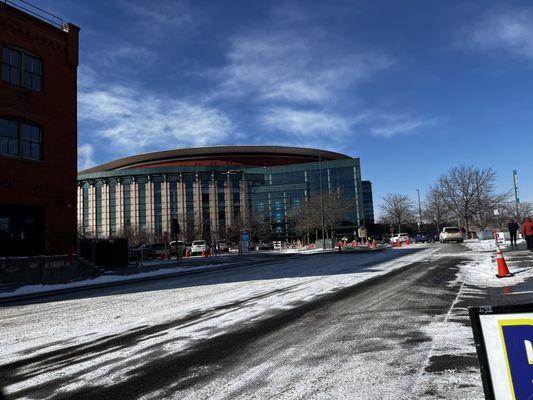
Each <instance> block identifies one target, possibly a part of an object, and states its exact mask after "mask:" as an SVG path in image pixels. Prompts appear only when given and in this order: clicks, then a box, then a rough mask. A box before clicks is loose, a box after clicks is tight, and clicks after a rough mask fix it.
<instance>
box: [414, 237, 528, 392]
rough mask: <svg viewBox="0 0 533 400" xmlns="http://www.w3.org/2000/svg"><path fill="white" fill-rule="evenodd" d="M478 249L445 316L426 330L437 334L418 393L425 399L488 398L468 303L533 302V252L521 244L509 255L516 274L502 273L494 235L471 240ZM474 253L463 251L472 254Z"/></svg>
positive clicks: (464, 269) (460, 277) (461, 274)
mask: <svg viewBox="0 0 533 400" xmlns="http://www.w3.org/2000/svg"><path fill="white" fill-rule="evenodd" d="M466 245H467V247H468V248H469V249H471V250H472V251H471V252H469V253H472V254H471V255H470V256H469V258H470V259H469V260H468V261H467V262H465V263H463V264H462V265H461V267H460V271H459V274H458V279H457V282H456V283H455V285H457V286H456V287H458V288H459V290H458V294H457V298H456V299H455V301H454V303H453V304H452V305H451V307H450V310H449V312H448V314H447V315H446V316H445V318H444V319H442V320H436V321H434V322H433V323H431V324H430V325H428V326H427V327H426V329H425V331H424V333H425V334H426V335H427V336H428V337H429V338H431V339H432V340H433V348H432V352H431V354H430V358H429V359H428V363H427V365H426V366H425V368H424V369H423V370H422V371H421V373H420V375H419V380H418V389H417V390H416V391H415V393H416V397H417V398H420V399H428V400H429V399H434V398H447V399H455V400H459V399H466V398H468V399H472V400H476V399H479V400H482V399H484V395H483V388H482V385H481V375H480V370H479V364H478V359H477V354H476V349H475V346H474V340H473V334H472V328H471V326H470V318H469V315H468V310H467V308H468V307H469V306H480V305H509V304H523V303H531V302H533V253H531V252H529V251H527V249H525V244H519V246H518V247H517V249H513V248H510V247H507V248H506V249H505V250H504V251H505V254H504V257H505V260H506V262H507V265H508V267H509V270H510V271H511V272H512V273H514V274H515V275H514V276H513V277H509V278H501V279H499V278H497V277H496V276H495V275H496V273H497V264H496V251H495V248H496V246H495V244H494V241H493V240H490V241H479V242H469V243H466ZM469 253H466V252H465V253H463V255H465V256H466V255H468V254H469Z"/></svg>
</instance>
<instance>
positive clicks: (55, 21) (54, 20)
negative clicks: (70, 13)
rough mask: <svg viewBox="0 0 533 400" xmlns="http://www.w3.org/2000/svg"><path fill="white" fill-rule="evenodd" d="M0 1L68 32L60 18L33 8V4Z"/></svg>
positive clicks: (13, 0) (10, 0)
mask: <svg viewBox="0 0 533 400" xmlns="http://www.w3.org/2000/svg"><path fill="white" fill-rule="evenodd" d="M0 1H3V2H4V4H8V5H10V6H11V7H14V8H17V9H19V10H21V11H24V12H25V13H28V14H30V15H32V16H34V17H36V18H38V19H40V20H41V21H44V22H47V23H49V24H50V25H53V26H55V27H56V28H59V29H61V30H63V31H66V32H68V24H67V23H65V21H64V20H63V19H62V18H60V17H58V16H57V15H54V14H52V13H49V12H48V11H45V10H43V9H42V8H39V7H37V6H34V5H33V4H31V3H28V2H27V1H25V0H0Z"/></svg>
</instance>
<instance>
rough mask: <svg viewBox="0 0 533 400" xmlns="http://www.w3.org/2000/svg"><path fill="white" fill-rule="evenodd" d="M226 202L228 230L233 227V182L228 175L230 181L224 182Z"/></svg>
mask: <svg viewBox="0 0 533 400" xmlns="http://www.w3.org/2000/svg"><path fill="white" fill-rule="evenodd" d="M224 201H225V209H226V210H225V211H226V229H227V228H229V227H230V226H231V225H233V222H234V220H233V191H232V190H231V180H230V175H229V174H228V180H227V181H226V182H224Z"/></svg>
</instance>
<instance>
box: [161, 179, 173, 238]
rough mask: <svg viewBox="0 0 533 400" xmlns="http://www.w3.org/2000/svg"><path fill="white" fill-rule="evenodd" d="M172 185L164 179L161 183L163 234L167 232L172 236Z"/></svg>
mask: <svg viewBox="0 0 533 400" xmlns="http://www.w3.org/2000/svg"><path fill="white" fill-rule="evenodd" d="M170 184H171V182H169V181H168V180H167V179H165V178H163V181H162V182H161V222H162V226H163V232H165V231H167V232H168V233H169V234H170V223H171V218H170Z"/></svg>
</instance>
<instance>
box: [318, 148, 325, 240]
mask: <svg viewBox="0 0 533 400" xmlns="http://www.w3.org/2000/svg"><path fill="white" fill-rule="evenodd" d="M318 169H319V171H320V172H319V180H320V216H321V220H322V249H323V250H325V249H326V238H325V235H324V191H323V189H322V154H321V153H320V152H319V153H318Z"/></svg>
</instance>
